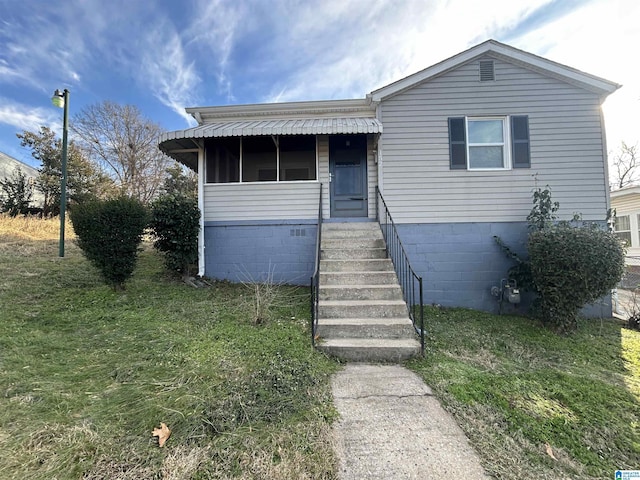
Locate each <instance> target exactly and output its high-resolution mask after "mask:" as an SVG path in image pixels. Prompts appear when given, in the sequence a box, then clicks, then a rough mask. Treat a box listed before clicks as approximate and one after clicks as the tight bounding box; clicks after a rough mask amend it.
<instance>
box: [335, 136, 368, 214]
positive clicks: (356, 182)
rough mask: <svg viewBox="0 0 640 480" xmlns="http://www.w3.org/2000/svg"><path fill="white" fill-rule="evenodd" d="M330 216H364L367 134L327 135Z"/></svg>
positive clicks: (365, 208) (365, 204) (365, 203)
mask: <svg viewBox="0 0 640 480" xmlns="http://www.w3.org/2000/svg"><path fill="white" fill-rule="evenodd" d="M329 174H330V176H331V183H330V184H329V186H330V194H331V199H330V201H331V217H332V218H334V217H366V216H367V136H366V135H333V136H331V137H329Z"/></svg>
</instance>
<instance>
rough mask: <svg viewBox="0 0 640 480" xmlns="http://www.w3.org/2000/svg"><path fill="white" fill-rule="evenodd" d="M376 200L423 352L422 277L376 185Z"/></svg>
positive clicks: (384, 233)
mask: <svg viewBox="0 0 640 480" xmlns="http://www.w3.org/2000/svg"><path fill="white" fill-rule="evenodd" d="M376 195H377V200H378V205H377V207H378V208H377V217H378V223H379V224H380V228H381V229H382V235H383V237H384V241H385V244H386V250H387V256H388V257H389V258H390V259H391V261H392V262H393V267H394V269H395V271H396V275H397V276H398V281H399V282H400V287H401V288H402V296H403V298H404V301H405V302H406V304H407V310H408V311H409V317H410V318H411V321H412V322H413V328H414V329H415V331H416V332H417V333H418V335H420V348H421V351H422V354H424V294H423V290H422V277H421V276H419V275H418V274H417V273H416V272H415V270H414V269H413V268H412V267H411V264H410V263H409V257H408V256H407V252H406V251H405V249H404V246H403V245H402V242H401V241H400V236H399V235H398V230H397V229H396V224H395V223H394V221H393V218H392V217H391V213H389V209H388V208H387V203H386V202H385V201H384V197H383V196H382V193H380V190H379V189H378V187H376ZM381 207H382V208H381Z"/></svg>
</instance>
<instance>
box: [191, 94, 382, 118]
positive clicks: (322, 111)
mask: <svg viewBox="0 0 640 480" xmlns="http://www.w3.org/2000/svg"><path fill="white" fill-rule="evenodd" d="M186 112H187V113H189V114H191V115H193V116H194V117H195V118H198V117H199V120H198V121H199V123H201V124H203V123H207V122H211V121H221V120H222V121H229V120H231V119H234V120H247V119H255V118H256V117H258V118H301V117H322V116H336V115H339V116H346V115H347V114H351V115H354V116H361V117H362V116H370V117H371V118H373V117H374V116H375V108H374V107H372V106H371V102H370V100H369V99H368V98H363V99H352V100H321V101H310V102H286V103H258V104H246V105H228V106H221V107H193V108H187V109H186Z"/></svg>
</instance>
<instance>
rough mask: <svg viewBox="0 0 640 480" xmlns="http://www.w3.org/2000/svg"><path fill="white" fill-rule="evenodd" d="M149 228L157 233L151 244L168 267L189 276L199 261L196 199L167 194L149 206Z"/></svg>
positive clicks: (198, 226) (198, 217)
mask: <svg viewBox="0 0 640 480" xmlns="http://www.w3.org/2000/svg"><path fill="white" fill-rule="evenodd" d="M150 227H151V229H152V230H153V233H154V235H155V236H156V241H155V242H154V244H153V246H154V247H155V248H156V249H157V250H158V251H160V252H162V253H163V254H164V259H165V265H166V266H167V268H168V269H169V270H172V271H176V272H180V273H182V274H183V275H188V274H189V270H190V268H191V266H192V265H193V264H195V263H196V262H197V261H198V233H199V232H200V210H198V204H197V201H196V199H195V198H193V197H187V196H185V195H166V196H163V197H160V198H159V199H158V200H156V201H155V202H153V204H152V206H151V223H150Z"/></svg>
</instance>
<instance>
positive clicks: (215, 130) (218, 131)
mask: <svg viewBox="0 0 640 480" xmlns="http://www.w3.org/2000/svg"><path fill="white" fill-rule="evenodd" d="M357 133H361V134H367V133H382V123H380V121H378V119H376V118H369V117H346V116H345V117H323V118H289V119H269V120H232V121H226V122H213V123H205V124H203V125H198V126H197V127H193V128H188V129H186V130H176V131H173V132H165V133H163V134H162V135H161V136H160V141H159V146H160V150H162V151H163V152H164V153H166V154H167V155H169V156H170V157H172V158H175V159H176V160H178V161H179V162H181V163H184V164H185V165H187V166H189V167H191V168H193V169H194V170H195V169H196V167H197V164H198V148H200V147H201V146H202V142H201V140H202V139H205V138H220V137H248V136H259V135H335V134H357Z"/></svg>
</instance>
